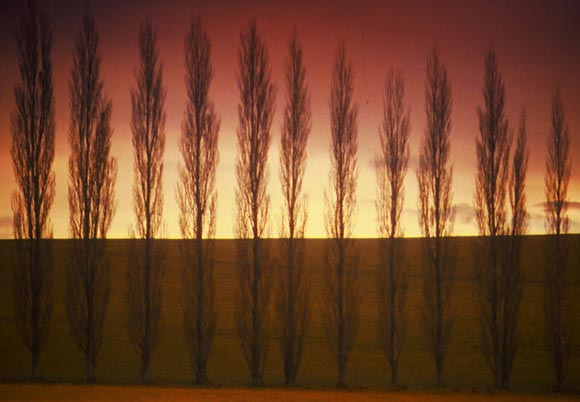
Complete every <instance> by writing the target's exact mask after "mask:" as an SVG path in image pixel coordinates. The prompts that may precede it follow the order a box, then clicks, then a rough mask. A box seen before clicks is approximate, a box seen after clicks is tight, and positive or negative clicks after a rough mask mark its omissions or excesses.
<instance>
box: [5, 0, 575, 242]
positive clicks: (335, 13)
mask: <svg viewBox="0 0 580 402" xmlns="http://www.w3.org/2000/svg"><path fill="white" fill-rule="evenodd" d="M5 3H10V4H5ZM23 3H24V2H17V1H11V2H3V4H2V5H0V237H1V238H10V237H12V210H11V207H10V197H11V194H12V192H13V191H14V190H15V188H16V187H15V182H14V175H13V171H12V163H11V158H10V151H9V150H10V144H11V132H10V114H11V113H12V111H13V110H14V95H13V90H12V87H13V84H14V83H15V82H16V81H17V80H18V79H19V75H18V70H17V59H16V44H15V40H14V30H15V28H16V23H17V21H18V18H19V15H20V13H21V12H22V10H23V7H24V4H23ZM89 3H91V9H92V11H93V14H94V17H95V20H96V24H97V29H98V31H99V35H100V44H99V51H100V54H101V56H102V64H101V74H102V78H103V79H104V82H105V92H106V93H107V94H108V96H109V97H110V98H111V100H112V103H113V115H112V127H113V129H114V132H113V146H112V153H113V155H114V156H116V157H117V158H118V161H119V173H118V179H117V185H116V199H117V211H116V215H115V217H114V219H113V223H112V226H111V229H110V232H109V237H126V236H127V234H128V231H129V228H130V226H131V224H132V222H134V214H133V210H132V192H131V189H132V186H133V150H132V144H131V131H130V123H129V122H130V108H131V104H130V96H129V88H130V87H131V86H134V85H135V84H134V83H135V78H134V71H135V69H136V66H137V62H138V53H137V50H138V48H137V35H138V31H139V25H140V23H141V21H142V20H143V19H144V18H145V17H146V16H147V15H151V16H152V19H153V25H154V28H155V29H156V30H157V35H158V46H159V50H160V57H161V60H162V62H163V68H164V69H163V73H164V81H165V84H166V87H167V100H166V113H167V123H166V136H167V139H166V150H165V172H164V192H165V195H164V198H165V204H164V230H163V236H164V237H179V227H178V215H177V212H178V208H177V204H176V197H175V189H176V182H177V167H178V164H179V163H180V160H181V155H180V153H179V150H178V146H177V143H178V138H179V135H180V132H181V121H182V119H183V113H184V109H185V101H186V91H185V86H184V76H185V69H184V38H185V34H186V31H187V28H188V24H189V21H190V18H191V16H192V15H194V14H196V13H200V14H201V15H202V17H203V23H204V26H205V28H206V30H207V31H208V32H209V35H210V37H211V40H212V62H213V65H214V67H215V78H214V81H213V84H212V87H211V90H210V92H211V96H212V98H213V100H214V102H215V106H216V110H217V112H218V114H219V115H220V117H221V131H220V139H219V151H220V163H219V166H218V170H217V189H218V216H217V237H220V238H230V237H232V236H233V217H234V216H235V204H234V191H235V187H236V182H235V171H234V167H235V161H236V152H237V150H236V127H237V122H238V115H237V105H238V101H239V95H238V88H237V84H236V68H237V60H238V49H239V42H240V40H239V34H240V29H241V28H242V26H246V25H247V23H248V20H249V19H250V18H251V17H256V19H257V23H258V29H259V32H260V33H261V35H262V36H263V38H264V39H265V41H266V44H267V46H268V48H269V54H270V65H271V68H272V79H273V81H274V83H275V85H276V88H277V97H276V103H275V104H276V113H275V117H274V121H273V124H272V147H271V151H270V158H269V166H270V172H271V174H270V184H269V190H270V196H271V209H270V210H271V224H270V235H271V236H272V237H277V236H278V232H279V222H280V216H281V208H282V197H281V190H280V184H279V176H278V147H279V139H280V127H281V117H282V111H283V108H284V98H285V88H284V80H283V77H284V75H283V74H284V60H285V58H286V53H287V43H288V39H289V37H290V33H291V31H292V28H293V27H296V28H297V30H298V34H299V36H300V38H301V40H302V42H303V45H304V59H305V65H306V70H307V81H308V85H309V88H310V93H311V99H312V118H313V124H312V133H311V138H310V142H309V144H308V167H307V170H306V178H305V184H304V190H305V192H306V193H307V194H308V199H309V219H308V224H307V230H306V236H307V237H323V236H325V230H324V219H323V216H324V210H325V207H324V189H326V188H327V187H328V171H329V144H330V120H329V108H328V101H329V96H330V79H331V71H332V63H333V57H334V54H335V51H336V48H337V46H338V44H339V43H340V41H345V43H346V45H347V57H348V59H349V60H350V61H351V62H352V64H353V68H354V73H355V81H354V83H355V89H354V94H355V100H356V102H357V103H358V107H359V121H358V133H359V154H358V156H359V166H360V176H359V183H358V204H357V205H358V214H357V218H356V221H355V222H356V223H355V229H354V235H355V236H356V237H375V236H376V235H377V231H376V230H377V225H376V216H375V204H374V203H375V198H376V193H375V174H374V170H373V168H372V165H371V160H372V159H373V157H374V156H375V155H376V153H377V147H378V144H379V137H378V127H379V123H380V119H381V112H382V94H383V84H384V80H385V76H386V73H387V70H388V68H389V67H391V66H394V67H399V68H401V69H403V70H404V71H405V74H406V85H407V92H406V101H407V103H409V104H410V105H411V125H412V128H411V140H410V146H411V160H410V165H409V172H408V174H407V178H406V181H405V186H406V191H405V194H406V198H405V210H404V213H403V220H404V227H405V235H406V236H418V235H420V231H419V226H418V223H417V214H416V209H417V181H416V177H415V169H416V167H417V160H418V152H419V149H418V144H419V140H420V137H421V135H422V133H423V128H424V121H425V113H424V82H425V70H426V58H427V54H428V52H429V50H430V49H431V48H432V47H433V46H434V45H437V46H438V47H439V49H440V52H441V57H442V61H443V62H444V64H445V65H446V66H447V68H448V71H449V76H450V79H451V84H452V93H453V110H452V124H453V129H452V134H451V161H452V163H453V165H454V182H453V192H454V204H455V205H456V206H457V220H456V224H455V232H454V233H455V234H457V235H471V234H476V233H477V227H476V224H475V221H474V216H473V192H474V180H475V179H474V177H475V139H476V136H477V135H478V120H477V114H476V111H477V107H478V106H479V105H480V104H481V103H482V95H481V87H482V82H483V73H484V66H483V56H484V51H485V50H486V49H488V48H489V46H490V45H491V46H493V47H494V48H495V49H496V52H497V56H498V58H499V63H500V64H499V67H500V70H501V72H502V73H503V78H504V80H505V84H506V92H507V93H506V96H507V113H508V117H509V120H510V126H511V127H512V128H514V129H515V128H517V127H516V123H517V119H518V116H519V113H520V111H521V110H522V108H524V107H525V108H526V110H527V115H528V136H529V146H530V163H529V171H528V183H527V192H528V209H529V212H530V218H531V219H530V229H531V233H543V232H544V215H543V208H542V202H543V201H544V178H543V177H544V170H545V158H546V139H547V135H548V132H549V124H550V106H551V97H552V92H553V89H554V87H555V85H556V83H557V82H559V83H560V84H561V86H562V93H563V99H564V103H565V105H566V108H567V122H568V124H569V127H570V134H571V139H572V151H571V154H572V181H571V183H570V190H569V199H570V201H571V204H570V211H569V212H570V217H571V219H572V224H571V231H572V232H579V231H580V2H578V1H575V0H569V1H565V0H557V1H538V0H528V1H499V0H478V1H464V0H458V1H447V2H444V1H441V2H438V1H400V2H392V1H385V0H383V1H365V0H358V1H343V0H340V1H333V2H330V1H328V2H321V1H312V0H300V1H278V0H274V1H243V2H239V1H220V0H213V1H207V2H202V1H170V0H167V1H152V0H144V1H138V0H133V1H115V0H114V1H106V0H105V1H93V2H89ZM41 4H42V7H43V8H44V9H45V10H46V11H47V12H48V15H49V19H50V23H51V26H52V29H53V35H54V36H53V54H52V57H53V70H54V77H53V80H54V90H55V99H56V122H57V128H56V156H55V161H54V170H55V172H56V198H55V202H54V206H53V208H52V213H51V219H52V224H53V227H54V236H55V237H57V238H63V237H68V236H69V229H68V225H69V220H68V201H67V182H68V169H67V163H68V157H69V152H70V149H69V145H68V132H69V119H70V109H69V100H68V82H69V77H70V72H71V68H72V47H73V43H74V40H75V37H76V34H77V32H78V29H79V27H80V21H81V16H82V11H83V4H84V2H82V1H81V2H79V1H64V0H53V1H44V2H41Z"/></svg>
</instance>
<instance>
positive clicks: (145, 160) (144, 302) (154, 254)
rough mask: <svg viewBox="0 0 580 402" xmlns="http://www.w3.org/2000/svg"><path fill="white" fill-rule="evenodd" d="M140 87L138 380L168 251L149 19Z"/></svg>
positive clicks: (142, 41) (152, 340)
mask: <svg viewBox="0 0 580 402" xmlns="http://www.w3.org/2000/svg"><path fill="white" fill-rule="evenodd" d="M138 43H139V67H138V70H137V72H136V74H135V78H136V82H137V87H136V88H131V131H132V133H133V152H134V154H133V160H134V172H135V184H134V186H133V210H134V212H135V218H136V221H137V222H136V228H135V232H136V235H137V237H138V238H139V239H140V240H141V241H137V240H136V239H133V240H132V242H131V243H130V244H131V246H130V248H129V253H128V255H129V266H128V267H127V299H128V307H129V339H130V341H131V344H132V345H133V347H134V348H135V350H136V351H137V354H138V355H139V378H140V381H141V383H146V382H148V381H149V366H150V364H151V358H152V356H153V353H154V351H155V348H156V347H157V344H158V342H159V318H160V315H161V301H162V294H161V285H162V281H163V271H164V267H163V258H164V250H163V245H162V243H161V242H159V241H156V237H157V236H158V235H159V232H160V229H161V225H162V218H163V182H162V179H163V152H164V149H165V110H164V105H165V94H166V90H165V88H164V87H163V77H162V72H163V66H162V64H161V63H160V62H159V51H158V50H157V35H156V34H155V32H154V31H153V28H152V26H151V19H150V18H147V19H146V20H145V21H144V22H143V23H142V24H141V28H140V31H139V39H138Z"/></svg>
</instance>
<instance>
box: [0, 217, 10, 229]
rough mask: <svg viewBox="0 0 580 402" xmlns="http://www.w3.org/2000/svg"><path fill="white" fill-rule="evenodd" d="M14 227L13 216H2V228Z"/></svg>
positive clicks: (0, 220)
mask: <svg viewBox="0 0 580 402" xmlns="http://www.w3.org/2000/svg"><path fill="white" fill-rule="evenodd" d="M6 228H12V217H11V216H0V230H3V229H6Z"/></svg>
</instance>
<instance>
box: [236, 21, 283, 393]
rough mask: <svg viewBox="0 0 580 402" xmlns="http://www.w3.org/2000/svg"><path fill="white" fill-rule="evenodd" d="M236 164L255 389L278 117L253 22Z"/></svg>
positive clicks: (240, 312) (245, 334)
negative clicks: (274, 126)
mask: <svg viewBox="0 0 580 402" xmlns="http://www.w3.org/2000/svg"><path fill="white" fill-rule="evenodd" d="M240 42H241V48H240V52H239V71H238V76H237V78H238V88H239V90H240V103H239V106H238V117H239V124H238V132H237V135H238V160H237V164H236V177H237V182H238V188H237V190H236V205H237V214H238V216H237V220H236V223H235V233H236V237H237V253H238V261H237V274H238V275H237V276H238V294H237V298H236V311H235V321H236V326H237V330H238V336H239V340H240V345H241V347H242V350H243V352H244V357H245V358H246V362H247V364H248V368H249V370H250V377H251V382H252V385H254V386H259V385H261V384H262V379H263V374H264V364H265V362H266V352H267V348H268V338H269V330H270V328H269V305H270V291H271V288H272V267H271V259H270V258H271V257H270V249H269V245H268V243H266V242H265V241H264V238H265V237H266V236H267V225H268V215H269V209H270V197H269V195H268V193H267V184H268V180H269V170H268V150H269V148H270V140H271V135H270V127H271V125H272V116H273V114H274V97H275V94H274V86H273V84H272V82H271V78H270V75H271V73H270V65H269V61H268V50H267V48H266V45H265V43H264V41H263V40H262V38H261V37H260V35H259V33H258V29H257V27H256V21H255V20H251V21H250V23H249V24H248V26H247V27H245V28H243V29H242V31H241V33H240Z"/></svg>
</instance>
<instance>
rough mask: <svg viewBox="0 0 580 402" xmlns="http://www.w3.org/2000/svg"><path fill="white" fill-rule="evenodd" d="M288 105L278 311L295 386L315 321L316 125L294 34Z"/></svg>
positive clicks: (282, 167)
mask: <svg viewBox="0 0 580 402" xmlns="http://www.w3.org/2000/svg"><path fill="white" fill-rule="evenodd" d="M286 91H287V92H286V107H285V109H284V120H283V123H282V135H281V138H280V184H281V185H282V193H283V196H284V209H283V218H282V219H283V221H282V229H281V233H280V237H281V238H283V239H284V242H283V247H282V253H281V254H282V255H281V258H282V261H283V262H282V264H283V269H282V272H281V275H280V276H279V284H278V299H277V304H276V307H277V312H278V317H279V327H280V328H279V332H280V349H281V351H282V359H283V361H284V378H285V382H286V384H287V385H293V384H294V382H295V381H296V375H297V374H298V369H299V367H300V360H301V358H302V350H303V347H304V336H305V334H306V327H307V325H308V320H309V317H310V310H309V306H308V303H309V293H310V281H309V278H308V277H307V276H306V273H305V272H304V228H305V226H306V219H307V216H308V212H307V210H306V196H305V195H304V194H303V191H302V183H303V181H304V172H305V169H306V145H307V143H308V137H309V135H310V129H311V126H312V120H311V111H310V95H309V93H308V88H307V86H306V69H305V68H304V64H303V61H302V44H301V43H300V41H299V39H298V33H297V32H296V30H294V32H293V34H292V37H291V39H290V43H289V45H288V58H287V59H286Z"/></svg>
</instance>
